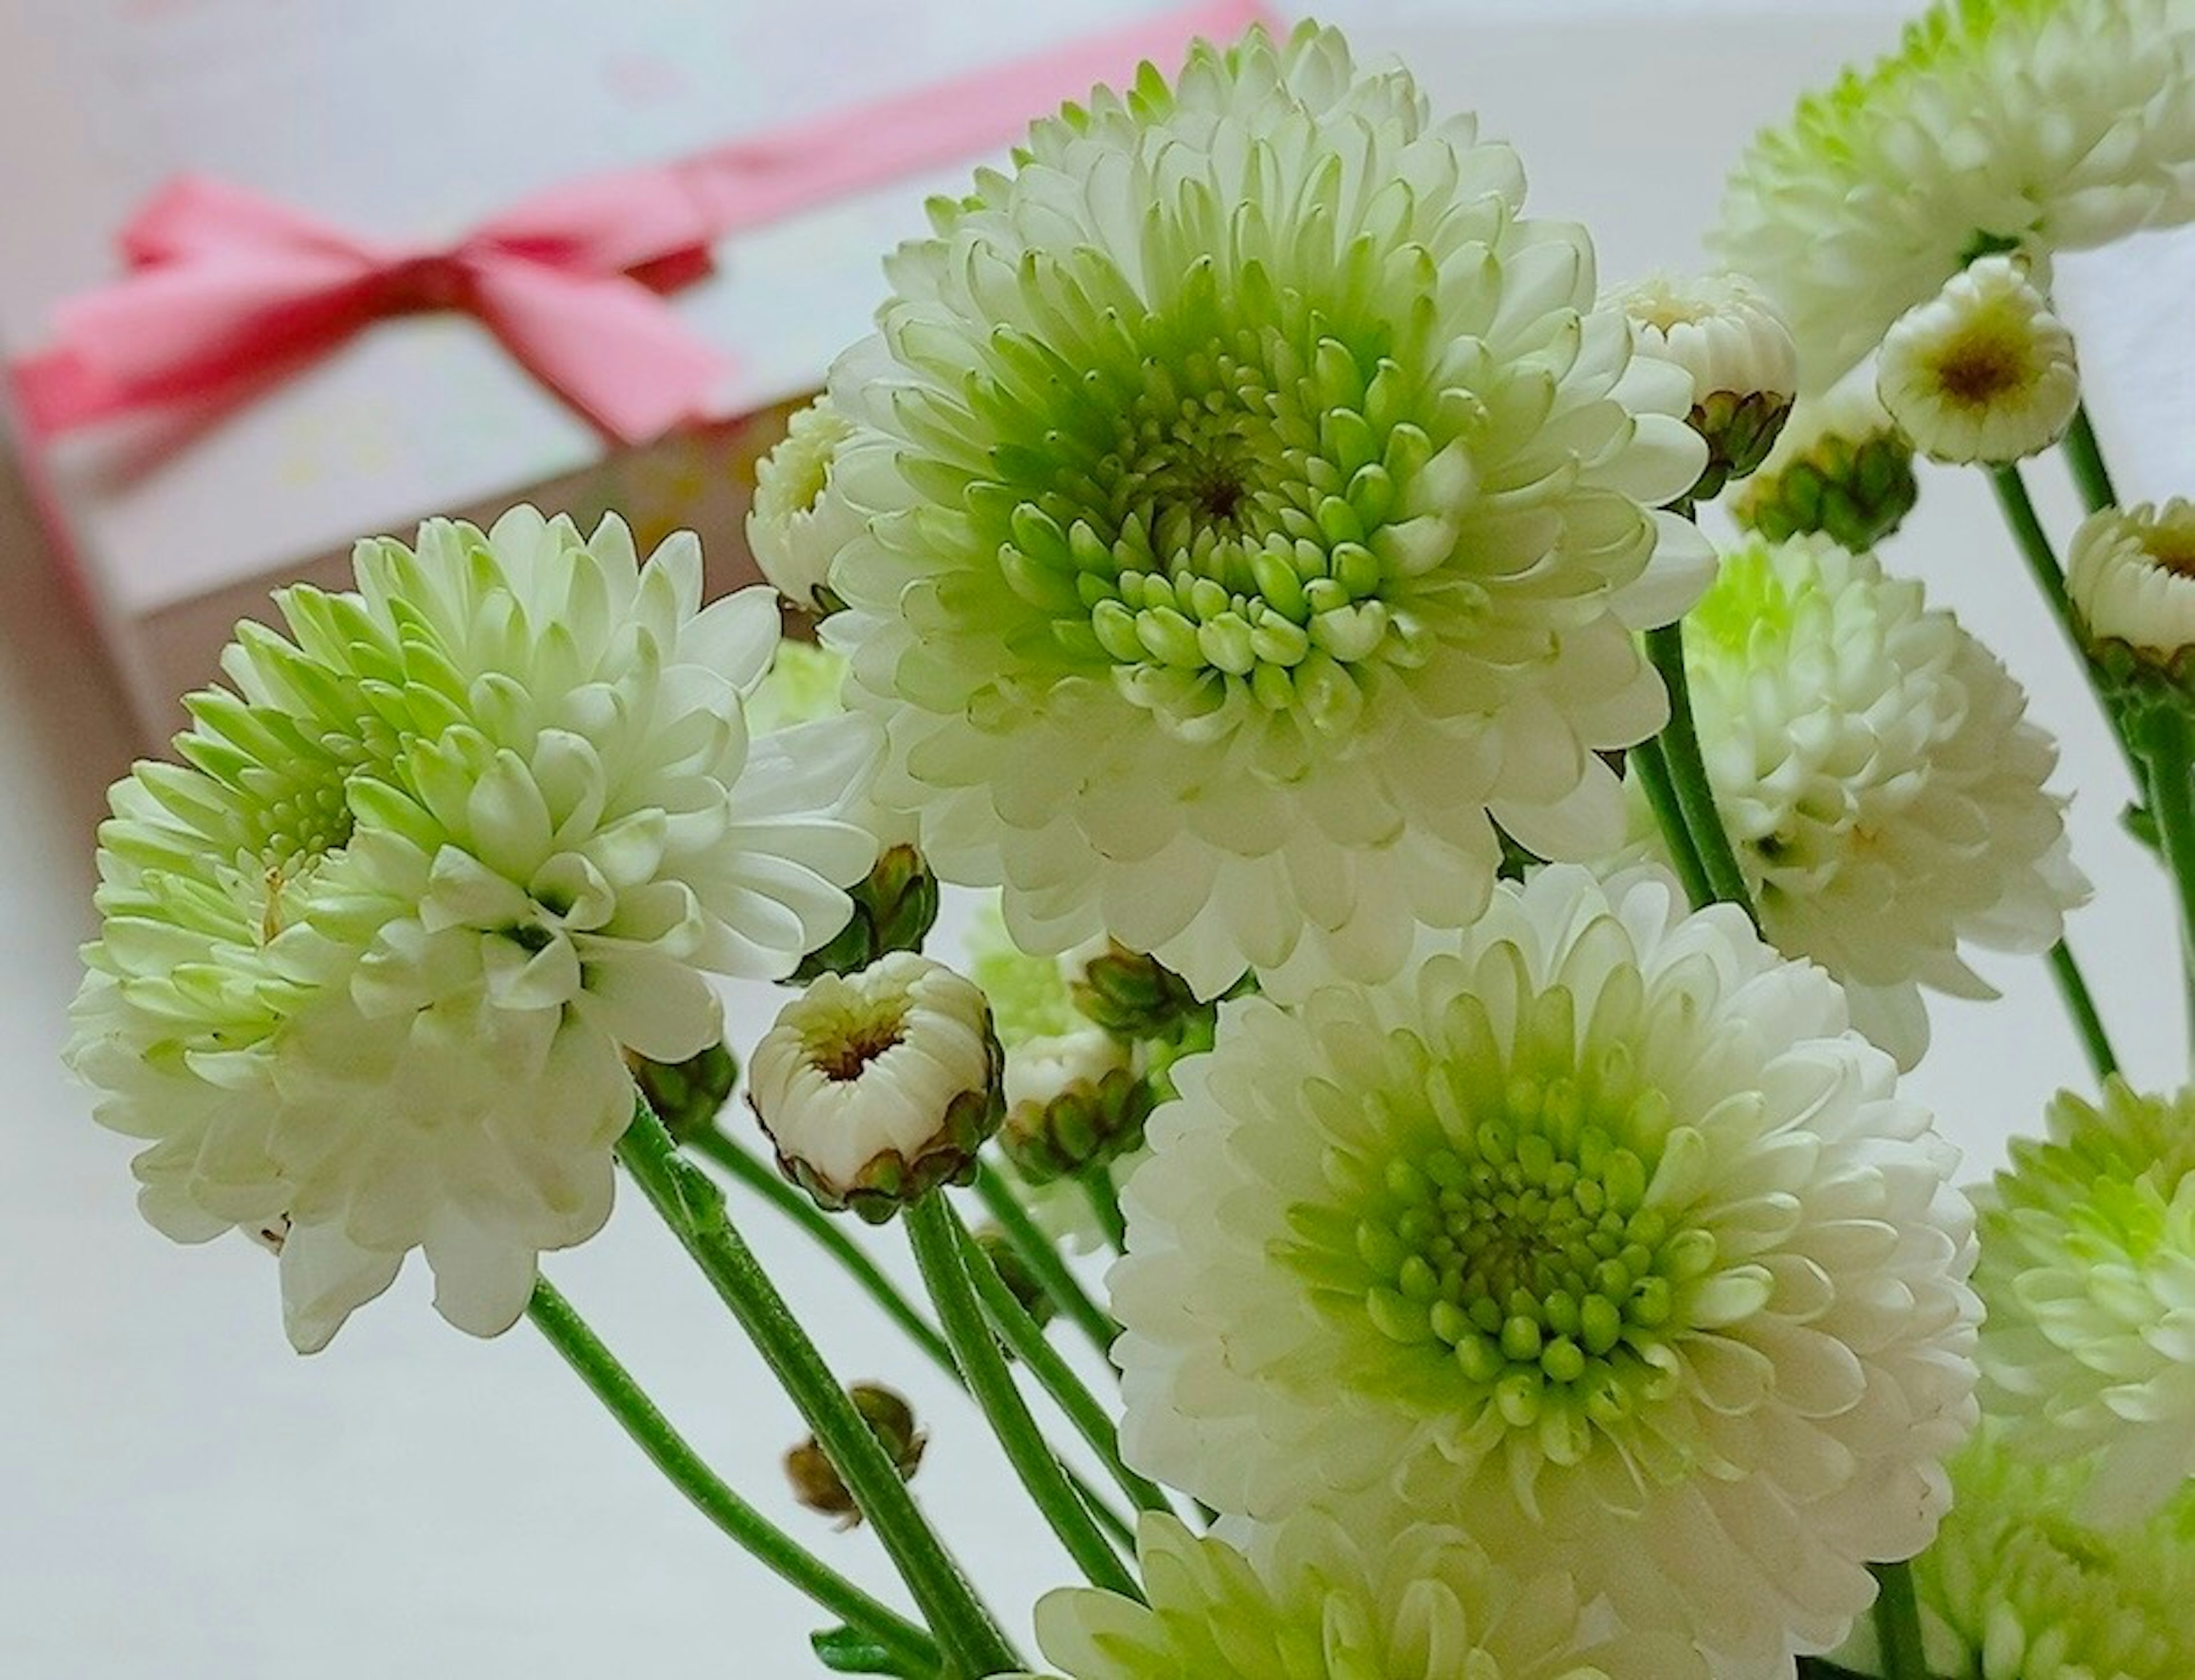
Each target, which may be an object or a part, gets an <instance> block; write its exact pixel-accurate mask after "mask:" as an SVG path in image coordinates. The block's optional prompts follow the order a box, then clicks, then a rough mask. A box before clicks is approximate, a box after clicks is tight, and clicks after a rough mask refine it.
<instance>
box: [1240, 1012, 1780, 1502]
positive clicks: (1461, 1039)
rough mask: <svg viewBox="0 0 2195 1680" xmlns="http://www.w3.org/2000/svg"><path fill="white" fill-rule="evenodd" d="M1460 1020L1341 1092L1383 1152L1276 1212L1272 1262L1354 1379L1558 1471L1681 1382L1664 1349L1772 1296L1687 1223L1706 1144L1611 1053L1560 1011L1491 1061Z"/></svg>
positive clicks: (1701, 1226) (1481, 1019) (1481, 1037)
mask: <svg viewBox="0 0 2195 1680" xmlns="http://www.w3.org/2000/svg"><path fill="white" fill-rule="evenodd" d="M1458 1003H1459V1004H1460V1006H1462V1009H1461V1014H1460V1019H1459V1018H1458V1012H1457V1011H1455V1010H1451V1012H1450V1015H1451V1020H1450V1022H1449V1025H1450V1026H1451V1027H1455V1026H1460V1028H1461V1030H1460V1032H1459V1033H1456V1034H1455V1040H1454V1041H1453V1042H1451V1043H1450V1044H1447V1045H1445V1046H1443V1048H1442V1049H1441V1050H1439V1051H1437V1052H1436V1053H1434V1054H1433V1056H1432V1060H1431V1062H1430V1063H1428V1062H1426V1061H1423V1060H1420V1059H1419V1056H1422V1055H1423V1054H1424V1053H1425V1052H1423V1051H1420V1053H1419V1055H1418V1056H1412V1055H1409V1054H1407V1053H1398V1059H1397V1060H1394V1061H1393V1062H1391V1069H1390V1077H1389V1078H1387V1079H1383V1080H1382V1081H1381V1082H1380V1085H1379V1086H1378V1088H1377V1089H1376V1090H1372V1091H1369V1092H1364V1091H1352V1092H1351V1093H1350V1096H1349V1098H1348V1100H1349V1101H1351V1102H1357V1103H1362V1104H1363V1105H1364V1106H1365V1107H1366V1108H1368V1109H1369V1110H1370V1111H1371V1112H1372V1113H1375V1114H1377V1115H1378V1116H1379V1117H1380V1125H1379V1126H1378V1128H1377V1131H1378V1134H1379V1136H1380V1139H1381V1140H1382V1143H1383V1146H1384V1147H1385V1151H1386V1152H1385V1153H1384V1154H1381V1155H1379V1156H1376V1157H1375V1156H1374V1155H1371V1154H1359V1153H1357V1151H1356V1150H1353V1149H1351V1148H1349V1147H1348V1146H1346V1145H1342V1146H1340V1147H1338V1148H1336V1149H1335V1150H1334V1152H1333V1153H1332V1154H1330V1155H1329V1158H1328V1165H1327V1172H1328V1177H1329V1179H1330V1180H1331V1181H1332V1182H1334V1185H1335V1187H1336V1188H1337V1190H1338V1191H1339V1192H1341V1194H1340V1196H1339V1199H1338V1200H1337V1202H1336V1203H1335V1204H1334V1205H1329V1206H1327V1207H1324V1208H1314V1207H1310V1206H1305V1205H1299V1206H1297V1207H1296V1208H1294V1209H1293V1210H1292V1214H1291V1223H1292V1225H1293V1228H1294V1229H1295V1231H1296V1232H1297V1234H1298V1237H1299V1240H1297V1241H1294V1242H1290V1243H1284V1244H1283V1245H1282V1247H1281V1249H1280V1250H1279V1251H1278V1253H1279V1257H1280V1258H1281V1259H1282V1262H1283V1263H1288V1264H1291V1265H1293V1267H1294V1268H1295V1269H1297V1270H1298V1271H1299V1273H1300V1274H1303V1275H1304V1276H1305V1278H1306V1280H1308V1281H1310V1282H1311V1284H1312V1285H1313V1286H1314V1290H1315V1292H1316V1297H1317V1298H1318V1299H1320V1300H1321V1301H1322V1303H1323V1304H1324V1307H1325V1309H1326V1310H1327V1312H1328V1314H1329V1315H1331V1316H1332V1317H1333V1319H1334V1321H1335V1322H1336V1323H1337V1325H1338V1326H1349V1325H1355V1326H1363V1327H1367V1328H1368V1330H1369V1331H1370V1332H1372V1339H1371V1340H1369V1341H1364V1342H1357V1343H1354V1345H1355V1346H1356V1347H1357V1349H1358V1351H1359V1353H1360V1354H1361V1355H1362V1357H1361V1358H1358V1359H1356V1360H1354V1361H1352V1366H1351V1380H1353V1381H1358V1382H1363V1383H1366V1384H1373V1385H1375V1386H1377V1387H1379V1388H1380V1389H1381V1390H1382V1391H1383V1392H1386V1393H1387V1394H1388V1395H1391V1397H1399V1398H1402V1399H1403V1400H1405V1401H1407V1402H1408V1403H1410V1404H1412V1405H1414V1407H1418V1408H1419V1409H1421V1410H1423V1411H1425V1412H1427V1413H1428V1414H1434V1413H1448V1414H1454V1415H1460V1416H1461V1417H1463V1418H1466V1419H1467V1420H1468V1428H1467V1431H1466V1440H1468V1441H1472V1442H1474V1443H1476V1444H1477V1445H1478V1447H1481V1448H1482V1449H1484V1448H1489V1447H1491V1446H1492V1445H1493V1444H1494V1443H1495V1442H1496V1441H1499V1440H1501V1438H1502V1437H1503V1436H1504V1435H1507V1434H1508V1433H1509V1432H1510V1431H1512V1430H1530V1431H1532V1432H1533V1434H1534V1435H1535V1442H1536V1450H1537V1451H1538V1452H1539V1453H1541V1454H1543V1455H1544V1456H1545V1457H1547V1458H1549V1459H1551V1460H1552V1461H1553V1462H1555V1463H1558V1464H1575V1463H1577V1462H1578V1461H1579V1460H1581V1458H1584V1457H1585V1456H1586V1454H1587V1453H1588V1452H1589V1451H1591V1449H1592V1446H1593V1440H1594V1439H1595V1437H1596V1436H1597V1435H1604V1434H1616V1435H1622V1437H1624V1438H1625V1439H1627V1440H1631V1439H1633V1438H1634V1436H1635V1435H1636V1434H1637V1431H1636V1430H1635V1426H1634V1420H1635V1419H1636V1418H1638V1417H1639V1414H1640V1413H1641V1412H1644V1411H1645V1410H1646V1409H1648V1408H1650V1407H1652V1406H1653V1405H1654V1404H1655V1403H1656V1401H1660V1400H1662V1399H1663V1398H1664V1397H1666V1396H1668V1395H1670V1394H1671V1393H1673V1392H1674V1389H1676V1387H1677V1386H1678V1385H1679V1383H1680V1382H1681V1381H1682V1380H1683V1375H1684V1370H1685V1366H1684V1362H1683V1361H1682V1359H1681V1357H1680V1355H1679V1349H1678V1343H1679V1341H1680V1340H1681V1339H1682V1338H1687V1337H1690V1336H1691V1335H1693V1334H1695V1333H1697V1332H1701V1331H1702V1330H1712V1329H1714V1328H1717V1327H1720V1326H1723V1325H1725V1324H1728V1323H1730V1322H1732V1321H1733V1320H1736V1319H1737V1318H1740V1317H1743V1315H1746V1314H1748V1313H1749V1312H1752V1311H1754V1310H1757V1309H1759V1308H1760V1306H1761V1305H1762V1304H1764V1303H1765V1302H1766V1299H1767V1297H1768V1292H1769V1281H1768V1276H1767V1274H1766V1272H1765V1271H1764V1270H1763V1269H1760V1268H1759V1267H1757V1266H1753V1265H1748V1264H1743V1263H1734V1257H1731V1256H1729V1255H1726V1254H1725V1252H1724V1251H1723V1247H1722V1245H1721V1243H1720V1240H1719V1239H1718V1238H1717V1236H1716V1234H1715V1233H1714V1230H1712V1229H1711V1228H1708V1224H1707V1223H1705V1222H1704V1221H1703V1219H1702V1216H1701V1214H1700V1211H1699V1206H1698V1198H1699V1195H1700V1192H1701V1191H1702V1188H1704V1186H1705V1185H1706V1184H1707V1182H1708V1180H1709V1178H1710V1177H1711V1171H1712V1167H1711V1161H1710V1146H1709V1144H1708V1141H1707V1138H1706V1136H1704V1135H1703V1134H1702V1132H1701V1131H1699V1130H1698V1129H1697V1128H1696V1127H1693V1126H1691V1125H1685V1124H1681V1123H1679V1122H1678V1121H1677V1120H1676V1119H1674V1117H1673V1116H1672V1114H1671V1113H1670V1110H1669V1104H1668V1099H1667V1097H1666V1096H1664V1095H1663V1094H1662V1091H1661V1090H1658V1089H1656V1088H1655V1087H1654V1086H1652V1085H1649V1084H1647V1083H1645V1081H1643V1080H1642V1079H1640V1077H1639V1073H1638V1071H1637V1069H1636V1067H1635V1066H1634V1063H1633V1058H1632V1056H1631V1054H1630V1051H1629V1049H1628V1044H1627V1042H1626V1041H1625V1040H1624V1039H1623V1038H1620V1037H1618V1038H1611V1039H1610V1048H1609V1049H1608V1050H1605V1051H1604V1052H1599V1053H1596V1052H1595V1051H1594V1050H1593V1049H1592V1048H1591V1047H1590V1046H1587V1047H1586V1048H1584V1049H1582V1050H1581V1048H1580V1047H1579V1046H1578V1044H1577V1043H1576V1039H1575V1038H1573V1037H1572V1035H1571V1033H1570V1021H1571V1017H1572V1015H1573V1005H1572V1003H1571V999H1570V997H1569V994H1567V993H1566V992H1560V991H1557V992H1549V993H1546V994H1543V995H1542V996H1541V998H1538V999H1536V1000H1535V1003H1534V1004H1533V1005H1532V1008H1531V1010H1530V1019H1529V1020H1528V1021H1526V1022H1525V1023H1524V1036H1523V1038H1522V1040H1521V1042H1520V1043H1519V1044H1518V1047H1517V1050H1516V1051H1515V1053H1514V1054H1513V1055H1509V1054H1505V1050H1504V1049H1503V1047H1501V1045H1500V1044H1499V1042H1498V1035H1496V1034H1495V1033H1494V1032H1493V1031H1492V1029H1491V1027H1490V1026H1489V1023H1488V1022H1487V1021H1486V1019H1485V1016H1484V1015H1483V1010H1481V1009H1480V1008H1479V1006H1478V1004H1477V1003H1476V1000H1475V999H1473V998H1467V997H1466V998H1461V999H1459V1000H1458ZM1427 1048H1428V1049H1430V1047H1427ZM1505 1064H1506V1065H1505Z"/></svg>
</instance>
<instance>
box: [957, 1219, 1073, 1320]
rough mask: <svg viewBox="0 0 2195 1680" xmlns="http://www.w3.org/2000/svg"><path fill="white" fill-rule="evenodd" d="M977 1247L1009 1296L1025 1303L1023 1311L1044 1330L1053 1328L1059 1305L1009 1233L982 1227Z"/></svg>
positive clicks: (980, 1226) (979, 1230)
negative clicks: (1045, 1327)
mask: <svg viewBox="0 0 2195 1680" xmlns="http://www.w3.org/2000/svg"><path fill="white" fill-rule="evenodd" d="M976 1246H977V1247H978V1248H980V1249H982V1251H983V1254H984V1257H985V1258H987V1259H988V1260H989V1261H990V1263H991V1265H992V1267H993V1269H994V1270H996V1271H997V1273H998V1274H999V1281H1000V1283H1002V1284H1004V1285H1005V1286H1006V1292H1007V1293H1008V1294H1009V1295H1011V1296H1012V1297H1014V1299H1015V1300H1016V1301H1017V1302H1019V1303H1021V1309H1022V1310H1023V1312H1025V1313H1027V1314H1028V1315H1029V1318H1030V1320H1031V1321H1032V1322H1034V1324H1035V1325H1036V1326H1037V1328H1039V1329H1040V1330H1041V1329H1042V1328H1043V1327H1044V1326H1046V1325H1047V1324H1050V1323H1051V1320H1052V1315H1054V1314H1055V1313H1056V1312H1057V1311H1058V1305H1057V1303H1056V1302H1054V1301H1053V1300H1052V1298H1051V1291H1050V1290H1048V1289H1046V1287H1045V1286H1044V1284H1043V1282H1042V1280H1040V1279H1039V1278H1038V1276H1037V1274H1035V1273H1034V1272H1033V1271H1031V1270H1030V1269H1029V1268H1028V1262H1027V1261H1025V1260H1023V1258H1022V1254H1021V1251H1020V1250H1019V1249H1017V1248H1016V1247H1015V1246H1014V1245H1013V1241H1012V1240H1011V1238H1009V1237H1008V1236H1007V1235H1006V1234H1005V1231H1003V1230H1002V1229H1000V1228H999V1227H998V1226H996V1225H979V1226H977V1228H976Z"/></svg>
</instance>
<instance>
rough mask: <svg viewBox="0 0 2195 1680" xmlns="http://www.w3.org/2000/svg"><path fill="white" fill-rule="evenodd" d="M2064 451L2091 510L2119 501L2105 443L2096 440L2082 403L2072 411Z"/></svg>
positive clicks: (2064, 441) (2066, 431) (2116, 503)
mask: <svg viewBox="0 0 2195 1680" xmlns="http://www.w3.org/2000/svg"><path fill="white" fill-rule="evenodd" d="M2061 447H2063V448H2064V450H2065V463H2066V465H2068V466H2069V467H2071V469H2073V482H2074V484H2075V485H2076V486H2077V487H2078V488H2079V490H2080V492H2081V501H2082V503H2083V505H2085V506H2086V507H2087V509H2088V511H2089V512H2090V513H2092V514H2093V513H2100V512H2102V511H2103V509H2106V508H2115V507H2117V506H2118V504H2119V493H2118V492H2117V490H2116V489H2114V488H2113V487H2112V486H2111V471H2110V469H2108V468H2106V466H2105V465H2104V450H2103V446H2102V445H2101V444H2100V443H2099V442H2097V440H2096V429H2095V427H2094V424H2093V423H2091V422H2090V421H2089V419H2088V404H2086V403H2085V402H2084V403H2082V404H2081V405H2079V406H2077V407H2076V408H2075V409H2074V411H2073V421H2072V423H2071V425H2069V426H2068V427H2066V429H2065V437H2064V439H2063V440H2061Z"/></svg>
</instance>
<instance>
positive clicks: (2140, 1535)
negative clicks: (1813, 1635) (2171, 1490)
mask: <svg viewBox="0 0 2195 1680" xmlns="http://www.w3.org/2000/svg"><path fill="white" fill-rule="evenodd" d="M1950 1472H1951V1491H1952V1500H1951V1510H1950V1515H1949V1516H1946V1517H1945V1518H1944V1526H1943V1528H1941V1529H1940V1530H1939V1532H1938V1533H1937V1536H1936V1543H1935V1545H1933V1546H1931V1547H1930V1548H1929V1549H1928V1550H1927V1551H1925V1552H1923V1553H1921V1556H1919V1557H1918V1558H1917V1559H1916V1560H1915V1562H1914V1565H1913V1585H1914V1591H1915V1595H1916V1597H1917V1598H1918V1599H1919V1601H1920V1607H1921V1636H1922V1639H1923V1641H1924V1643H1925V1646H1926V1650H1927V1659H1928V1669H1929V1672H1930V1673H1932V1674H1948V1675H1959V1676H1971V1677H1973V1680H2186V1677H2187V1676H2188V1675H2191V1674H2195V1550H2191V1548H2190V1547H2189V1545H2188V1544H2187V1542H2188V1539H2189V1537H2190V1533H2191V1530H2190V1528H2189V1526H2188V1524H2189V1519H2190V1518H2191V1517H2195V1510H2186V1509H2185V1508H2183V1509H2182V1510H2181V1511H2179V1512H2167V1513H2163V1514H2161V1515H2159V1516H2155V1517H2152V1519H2151V1520H2150V1521H2149V1522H2146V1523H2145V1524H2142V1525H2141V1526H2140V1527H2137V1528H2124V1529H2119V1530H2117V1531H2115V1532H2111V1533H2105V1532H2101V1531H2099V1530H2097V1529H2094V1528H2088V1527H2087V1526H2085V1525H2083V1523H2081V1522H2077V1521H2076V1520H2075V1518H2074V1516H2073V1512H2074V1510H2076V1509H2077V1507H2078V1506H2079V1505H2080V1504H2081V1502H2082V1492H2083V1485H2084V1483H2085V1482H2086V1481H2087V1471H2086V1470H2085V1468H2084V1467H2083V1466H2082V1465H2079V1464H2037V1463H2035V1462H2033V1461H2032V1460H2030V1459H2027V1458H2022V1457H2020V1456H2019V1454H2017V1453H2012V1452H2009V1451H2008V1450H2007V1449H2006V1447H2004V1445H2003V1442H2002V1430H1998V1429H1996V1427H1994V1426H1993V1425H1992V1424H1984V1425H1983V1427H1982V1429H1981V1430H1979V1432H1977V1434H1976V1435H1975V1436H1974V1438H1973V1440H1972V1441H1969V1442H1967V1445H1966V1446H1965V1447H1962V1448H1961V1449H1960V1451H1959V1453H1958V1454H1957V1456H1956V1457H1955V1458H1953V1459H1952V1460H1951V1463H1950ZM1836 1660H1837V1662H1838V1663H1839V1665H1840V1666H1844V1667H1847V1668H1851V1669H1852V1670H1854V1671H1857V1672H1858V1673H1861V1674H1866V1675H1881V1674H1882V1673H1883V1672H1884V1671H1885V1670H1884V1664H1883V1661H1882V1652H1881V1644H1880V1643H1879V1642H1878V1640H1877V1638H1876V1637H1875V1629H1874V1627H1873V1626H1872V1625H1870V1624H1869V1623H1868V1622H1867V1621H1865V1620H1863V1621H1862V1622H1861V1623H1860V1624H1859V1625H1858V1626H1856V1627H1855V1628H1854V1629H1853V1630H1852V1641H1851V1643H1848V1644H1847V1645H1846V1646H1845V1647H1844V1648H1842V1649H1841V1650H1840V1651H1838V1652H1837V1654H1836Z"/></svg>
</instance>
